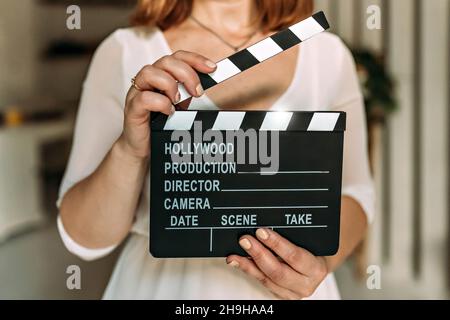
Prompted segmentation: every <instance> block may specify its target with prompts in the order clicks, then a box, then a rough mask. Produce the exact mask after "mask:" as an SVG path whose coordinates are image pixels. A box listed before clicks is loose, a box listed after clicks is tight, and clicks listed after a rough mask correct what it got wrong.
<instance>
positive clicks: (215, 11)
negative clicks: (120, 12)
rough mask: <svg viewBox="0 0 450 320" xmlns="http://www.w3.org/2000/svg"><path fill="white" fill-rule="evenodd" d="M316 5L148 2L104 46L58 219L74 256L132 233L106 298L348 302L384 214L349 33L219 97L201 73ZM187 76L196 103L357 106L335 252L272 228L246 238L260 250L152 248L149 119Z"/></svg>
mask: <svg viewBox="0 0 450 320" xmlns="http://www.w3.org/2000/svg"><path fill="white" fill-rule="evenodd" d="M311 13H312V1H311V0H298V1H297V0H282V1H276V2H275V1H271V0H227V1H223V0H220V1H219V0H184V1H176V0H161V1H151V0H142V1H140V2H139V4H138V7H137V11H136V13H135V15H134V17H133V22H134V24H135V27H134V28H129V29H122V30H118V31H116V32H114V33H113V34H112V35H111V36H109V37H108V38H107V39H106V40H105V41H104V42H103V43H102V44H101V46H100V47H99V48H98V50H97V52H96V54H95V57H94V59H93V62H92V65H91V67H90V70H89V73H88V76H87V79H86V82H85V84H84V90H83V95H82V99H81V105H80V109H79V113H78V119H77V125H76V130H75V138H74V143H73V150H72V154H71V157H70V161H69V165H68V169H67V172H66V175H65V177H64V180H63V183H62V186H61V191H60V201H59V204H60V217H58V228H59V230H60V233H61V236H62V238H63V241H64V243H65V244H66V246H67V248H68V249H69V251H71V252H73V253H75V254H77V255H78V256H80V257H82V258H84V259H86V260H91V259H96V258H99V257H102V256H104V255H107V254H108V253H110V252H111V251H112V250H113V249H114V248H115V247H116V246H117V245H118V244H119V243H121V242H122V241H123V240H124V239H125V238H126V237H127V236H128V235H129V234H131V236H130V237H129V239H128V240H127V244H126V245H125V248H124V250H123V252H122V254H121V256H120V258H119V261H118V262H117V266H116V268H115V271H114V273H113V275H112V278H111V280H110V283H109V285H108V287H107V289H106V292H105V295H104V298H106V299H114V298H144V299H145V298H148V299H166V298H168V299H203V298H208V299H271V298H274V297H278V298H281V299H301V298H306V297H310V298H317V299H337V298H339V293H338V290H337V287H336V284H335V281H334V278H333V275H332V272H333V271H334V270H335V269H336V268H337V267H338V266H339V265H340V264H341V263H342V262H343V261H344V260H345V259H346V257H348V255H349V254H350V253H351V252H352V250H353V249H354V248H355V246H356V245H357V244H358V242H359V241H360V239H361V238H362V236H363V235H364V233H365V230H366V227H367V223H368V221H370V220H371V219H372V216H373V189H372V184H371V179H370V174H369V168H368V160H367V155H366V132H365V117H364V108H363V102H362V96H361V92H360V90H359V88H358V81H357V78H356V73H355V68H354V63H353V60H352V58H351V54H350V53H349V51H348V50H347V49H346V48H345V46H344V45H343V44H342V42H341V41H340V40H339V39H338V38H337V37H335V36H333V35H331V34H327V33H324V34H321V35H319V36H317V37H315V38H313V39H311V40H309V41H307V42H305V43H303V44H301V46H297V47H295V48H292V49H289V50H288V51H286V52H285V53H283V54H282V55H278V56H277V57H275V58H273V59H271V60H268V61H266V62H265V63H263V64H260V65H258V66H256V67H255V68H253V69H251V70H249V71H247V72H245V73H244V74H240V75H238V76H236V77H234V78H233V79H232V80H229V81H227V82H225V83H223V84H221V85H220V86H216V87H215V88H212V89H211V90H210V91H208V95H207V96H206V95H205V94H204V92H203V89H202V87H201V85H200V83H199V79H198V77H197V75H196V73H195V72H194V70H198V71H201V72H204V73H210V72H213V71H214V70H215V67H216V66H215V63H214V61H219V60H221V59H223V58H224V57H227V56H229V55H231V54H232V53H233V52H235V51H237V50H239V49H242V48H244V47H247V46H249V45H251V44H252V43H255V42H257V41H259V40H261V39H263V38H264V37H266V36H268V35H270V34H271V33H273V32H275V31H277V30H279V29H282V28H285V27H287V26H289V25H291V24H293V23H295V22H297V21H299V20H301V19H303V18H305V17H307V16H309V15H310V14H311ZM267 75H270V77H268V76H267ZM132 78H133V80H134V81H133V85H131V84H130V79H132ZM176 81H179V82H182V83H184V84H185V87H186V88H187V90H188V91H189V93H190V94H191V95H192V96H193V97H194V98H193V100H192V101H191V103H190V106H189V108H191V109H217V108H220V109H228V110H230V109H242V108H244V109H246V110H255V109H259V110H319V109H320V110H324V109H329V110H343V111H346V112H347V131H346V136H345V139H346V140H345V149H344V172H343V198H342V214H341V239H340V247H339V251H338V253H337V254H336V255H335V256H332V257H315V256H314V255H312V254H311V253H309V252H308V251H306V250H304V249H302V248H300V247H297V246H295V245H293V244H292V243H290V242H289V241H287V240H286V239H284V238H283V237H281V236H280V235H279V234H278V233H276V232H274V231H272V230H265V229H260V230H258V231H257V232H256V237H253V236H250V235H246V236H243V237H242V238H241V239H240V240H239V244H240V245H241V247H242V248H243V249H244V250H246V252H247V253H248V255H249V256H251V257H252V258H253V259H247V258H246V257H240V256H237V255H232V256H229V257H227V258H226V261H223V260H222V259H155V258H153V257H152V256H150V255H149V254H148V232H149V231H148V206H149V198H148V194H149V190H148V181H149V179H148V171H149V163H148V159H149V152H150V151H149V135H150V132H149V127H148V120H149V116H150V112H162V113H165V114H167V115H170V114H171V113H172V112H173V111H174V107H173V104H175V103H176V102H177V101H178V100H179V99H180V95H179V93H178V92H177V82H176ZM230 92H233V94H232V95H231V94H229V93H230ZM269 249H271V250H273V251H274V252H275V253H276V254H277V255H279V257H280V258H281V259H278V258H277V257H276V256H275V255H274V254H272V253H271V251H269ZM225 262H226V263H225ZM227 264H228V266H231V268H230V267H228V266H227ZM232 267H234V268H232Z"/></svg>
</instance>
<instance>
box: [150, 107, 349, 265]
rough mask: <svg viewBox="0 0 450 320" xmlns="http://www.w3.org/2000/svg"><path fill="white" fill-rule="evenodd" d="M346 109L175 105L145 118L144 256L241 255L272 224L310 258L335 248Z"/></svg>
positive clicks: (337, 234) (337, 230)
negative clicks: (244, 240)
mask: <svg viewBox="0 0 450 320" xmlns="http://www.w3.org/2000/svg"><path fill="white" fill-rule="evenodd" d="M345 120H346V118H345V113H344V112H284V111H283V112H264V111H250V112H245V111H177V112H175V113H174V114H173V115H172V116H170V117H167V116H164V115H161V116H159V117H157V118H154V119H153V120H152V123H151V130H152V132H151V160H150V163H151V172H150V184H151V185H150V190H151V191H150V252H151V254H152V255H153V256H155V257H224V256H227V255H229V254H233V253H236V254H243V255H244V254H245V252H244V251H243V250H242V249H241V248H240V247H239V245H238V240H239V237H240V236H242V235H244V234H254V232H255V231H256V230H257V228H260V227H265V228H272V229H274V230H276V231H277V232H279V233H280V234H281V235H283V236H284V237H286V238H287V239H289V240H290V241H292V242H293V243H295V244H296V245H298V246H301V247H303V248H306V249H307V250H309V251H311V252H312V253H313V254H315V255H332V254H334V253H335V252H336V250H337V248H338V244H339V220H340V202H341V200H340V199H341V175H342V152H343V135H344V130H345Z"/></svg>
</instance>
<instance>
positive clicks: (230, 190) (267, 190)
mask: <svg viewBox="0 0 450 320" xmlns="http://www.w3.org/2000/svg"><path fill="white" fill-rule="evenodd" d="M329 190H330V189H328V188H318V189H222V190H220V191H223V192H296V191H299V192H300V191H329Z"/></svg>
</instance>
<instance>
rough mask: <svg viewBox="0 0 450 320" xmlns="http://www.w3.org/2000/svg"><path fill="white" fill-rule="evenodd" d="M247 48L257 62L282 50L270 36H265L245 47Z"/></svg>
mask: <svg viewBox="0 0 450 320" xmlns="http://www.w3.org/2000/svg"><path fill="white" fill-rule="evenodd" d="M247 50H248V51H249V52H250V53H251V54H252V55H253V56H254V57H255V58H256V59H258V61H259V62H263V61H264V60H267V59H269V58H271V57H273V56H274V55H276V54H277V53H280V52H281V51H283V49H281V48H280V47H279V46H278V45H277V44H276V43H275V41H273V40H272V38H266V39H264V40H262V41H260V42H257V43H255V44H254V45H252V46H250V47H248V48H247Z"/></svg>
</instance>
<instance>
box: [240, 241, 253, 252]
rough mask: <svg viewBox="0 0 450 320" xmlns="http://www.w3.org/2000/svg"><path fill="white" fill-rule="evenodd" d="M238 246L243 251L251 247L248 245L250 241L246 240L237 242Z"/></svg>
mask: <svg viewBox="0 0 450 320" xmlns="http://www.w3.org/2000/svg"><path fill="white" fill-rule="evenodd" d="M239 245H240V246H241V247H242V249H244V250H249V249H250V248H251V247H252V244H251V243H250V241H248V239H245V238H244V239H242V240H240V241H239Z"/></svg>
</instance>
